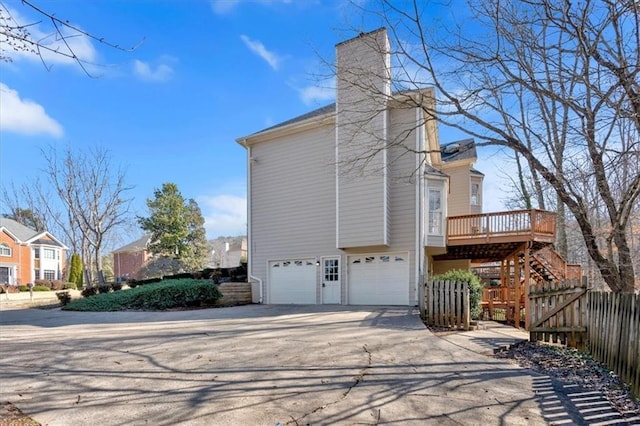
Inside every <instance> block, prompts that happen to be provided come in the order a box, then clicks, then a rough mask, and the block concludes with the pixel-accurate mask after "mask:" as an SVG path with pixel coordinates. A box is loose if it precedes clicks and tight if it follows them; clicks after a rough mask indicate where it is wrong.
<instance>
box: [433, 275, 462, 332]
mask: <svg viewBox="0 0 640 426" xmlns="http://www.w3.org/2000/svg"><path fill="white" fill-rule="evenodd" d="M470 319H471V314H470V312H469V283H467V282H460V281H449V280H445V281H429V282H427V285H426V288H425V318H424V320H425V323H426V324H427V325H433V326H438V327H450V328H463V329H465V330H469V325H470V324H469V323H470Z"/></svg>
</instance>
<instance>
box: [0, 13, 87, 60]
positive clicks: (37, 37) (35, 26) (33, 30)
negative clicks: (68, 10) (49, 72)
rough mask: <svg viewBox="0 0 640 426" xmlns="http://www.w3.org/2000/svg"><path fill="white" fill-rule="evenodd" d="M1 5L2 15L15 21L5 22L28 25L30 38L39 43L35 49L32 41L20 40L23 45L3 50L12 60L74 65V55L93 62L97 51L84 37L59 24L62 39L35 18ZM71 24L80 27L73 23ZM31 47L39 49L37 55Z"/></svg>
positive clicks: (54, 30)
mask: <svg viewBox="0 0 640 426" xmlns="http://www.w3.org/2000/svg"><path fill="white" fill-rule="evenodd" d="M0 8H3V9H4V10H3V14H4V15H7V16H11V17H12V18H13V21H15V22H14V23H11V22H8V24H15V25H17V26H25V27H27V28H28V30H29V33H30V37H29V39H30V40H34V41H37V42H38V44H39V45H40V46H42V47H41V48H40V49H37V47H35V46H32V45H31V44H28V43H23V45H22V47H21V48H19V49H18V50H17V51H13V50H7V51H5V53H7V54H8V55H9V56H10V57H11V58H12V59H13V60H19V59H26V60H30V61H37V62H40V61H42V62H44V64H45V65H46V66H50V65H52V64H63V65H75V64H77V62H76V60H75V59H73V56H74V55H75V56H76V57H77V58H78V59H79V60H80V61H81V62H85V63H87V64H92V63H94V62H96V58H97V56H98V53H97V51H96V49H95V47H94V46H93V43H92V42H91V40H90V39H89V38H88V37H87V36H85V35H83V34H81V33H79V32H77V31H74V30H70V29H68V28H67V27H64V26H61V32H62V35H63V37H64V39H63V38H62V37H60V34H58V32H57V30H56V29H55V27H53V26H46V25H45V24H42V23H41V22H38V21H37V20H36V19H30V18H27V17H25V16H22V15H21V14H20V13H19V12H18V11H17V10H15V9H11V8H6V7H4V5H2V4H0ZM44 22H47V21H44ZM71 25H73V26H75V27H76V28H80V27H79V26H78V25H76V24H71ZM0 40H2V41H6V40H7V37H6V36H3V37H2V38H1V39H0ZM31 49H34V50H36V51H39V53H40V56H38V55H37V54H36V53H35V52H33V51H31Z"/></svg>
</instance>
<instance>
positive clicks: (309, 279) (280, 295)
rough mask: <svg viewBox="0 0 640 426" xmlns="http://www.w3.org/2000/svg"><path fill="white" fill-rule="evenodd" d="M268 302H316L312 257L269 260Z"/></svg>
mask: <svg viewBox="0 0 640 426" xmlns="http://www.w3.org/2000/svg"><path fill="white" fill-rule="evenodd" d="M269 296H270V298H269V303H295V304H302V305H305V304H315V303H316V264H315V262H314V260H313V259H288V260H278V261H272V262H269Z"/></svg>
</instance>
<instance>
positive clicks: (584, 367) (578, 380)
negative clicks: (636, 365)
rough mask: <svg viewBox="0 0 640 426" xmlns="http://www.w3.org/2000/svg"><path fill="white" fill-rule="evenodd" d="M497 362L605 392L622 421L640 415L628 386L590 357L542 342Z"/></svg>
mask: <svg viewBox="0 0 640 426" xmlns="http://www.w3.org/2000/svg"><path fill="white" fill-rule="evenodd" d="M494 356H495V357H496V358H502V359H508V360H511V361H513V362H515V363H517V364H518V365H520V366H521V367H524V368H529V369H531V370H533V371H536V372H538V373H541V374H544V375H546V376H549V377H553V378H555V379H558V380H559V381H561V382H562V383H567V384H576V385H580V386H582V387H583V388H586V389H590V390H597V391H599V392H602V393H603V394H604V395H605V397H606V398H607V399H608V400H609V402H610V403H611V405H612V406H613V407H614V409H615V410H617V411H618V412H619V413H620V414H621V415H622V416H623V417H633V416H638V415H640V399H635V398H634V397H633V395H632V394H631V391H630V389H629V386H628V385H626V384H625V383H624V382H623V381H622V380H620V377H618V376H617V375H616V374H615V373H613V372H612V371H610V370H609V369H608V368H607V367H606V366H605V365H603V364H601V363H599V362H598V361H596V360H594V359H593V358H591V356H590V355H588V354H585V353H583V352H580V351H578V350H576V349H573V348H568V347H565V346H558V345H550V344H545V343H540V342H535V343H534V342H522V343H518V344H516V345H513V346H511V347H510V348H509V349H508V350H505V351H502V352H498V353H497V354H495V355H494Z"/></svg>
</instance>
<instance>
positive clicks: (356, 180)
mask: <svg viewBox="0 0 640 426" xmlns="http://www.w3.org/2000/svg"><path fill="white" fill-rule="evenodd" d="M385 50H388V41H387V37H386V32H384V31H378V32H374V33H371V34H366V35H363V36H361V37H356V38H354V39H352V40H349V41H348V42H345V43H341V44H339V45H338V46H337V51H336V60H337V72H338V77H337V86H338V87H337V99H336V126H337V129H338V130H337V135H336V136H337V140H336V143H337V165H338V174H337V175H338V184H337V187H338V194H337V198H338V201H337V203H338V212H337V216H338V224H337V225H338V226H337V238H336V240H337V243H336V245H337V246H338V247H339V248H350V247H362V246H374V245H386V244H387V243H388V241H387V240H388V225H389V224H388V219H389V216H388V202H389V200H388V186H387V185H388V182H387V176H386V160H387V159H386V154H385V152H384V148H385V144H386V141H387V132H388V114H387V100H388V98H389V95H390V84H389V78H388V77H389V76H388V72H389V64H388V63H387V62H388V55H385V54H384V51H385Z"/></svg>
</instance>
